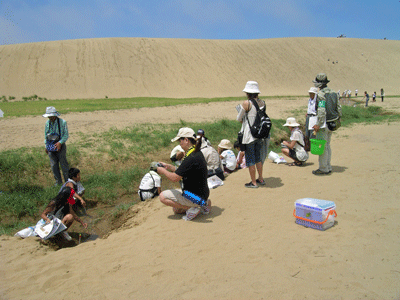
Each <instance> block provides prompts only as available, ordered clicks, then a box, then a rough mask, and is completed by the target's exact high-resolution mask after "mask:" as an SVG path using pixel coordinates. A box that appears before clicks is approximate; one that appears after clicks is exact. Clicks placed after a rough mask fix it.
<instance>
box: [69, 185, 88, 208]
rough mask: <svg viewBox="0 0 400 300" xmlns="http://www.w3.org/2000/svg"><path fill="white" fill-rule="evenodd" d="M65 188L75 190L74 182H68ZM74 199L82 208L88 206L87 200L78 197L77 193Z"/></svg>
mask: <svg viewBox="0 0 400 300" xmlns="http://www.w3.org/2000/svg"><path fill="white" fill-rule="evenodd" d="M65 186H67V187H70V188H71V189H74V185H73V183H72V182H68V183H67V184H66V185H65ZM74 197H75V198H76V199H78V200H79V201H80V202H81V204H82V206H86V202H85V200H83V198H82V197H81V196H79V195H78V193H77V191H75V194H74Z"/></svg>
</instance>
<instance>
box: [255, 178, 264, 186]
mask: <svg viewBox="0 0 400 300" xmlns="http://www.w3.org/2000/svg"><path fill="white" fill-rule="evenodd" d="M256 182H257V184H259V185H265V184H266V183H265V180H263V181H260V180H258V179H257V180H256Z"/></svg>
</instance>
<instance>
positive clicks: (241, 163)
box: [233, 141, 247, 169]
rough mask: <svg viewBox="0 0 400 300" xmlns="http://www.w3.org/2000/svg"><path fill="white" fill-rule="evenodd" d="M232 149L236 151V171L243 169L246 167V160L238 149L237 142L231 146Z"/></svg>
mask: <svg viewBox="0 0 400 300" xmlns="http://www.w3.org/2000/svg"><path fill="white" fill-rule="evenodd" d="M233 147H234V148H235V149H236V150H237V152H238V155H237V156H236V169H245V168H246V167H247V166H246V158H245V157H244V151H242V150H241V149H240V144H239V141H236V142H235V143H234V144H233Z"/></svg>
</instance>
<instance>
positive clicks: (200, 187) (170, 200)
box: [156, 127, 211, 221]
mask: <svg viewBox="0 0 400 300" xmlns="http://www.w3.org/2000/svg"><path fill="white" fill-rule="evenodd" d="M178 140H179V145H181V147H182V148H183V150H185V153H186V155H185V157H184V159H183V161H182V163H181V165H180V166H179V167H175V166H173V165H170V164H166V163H164V162H160V164H161V165H162V167H157V168H156V170H157V173H158V174H160V175H164V176H165V177H167V178H168V179H169V180H171V181H172V182H178V181H181V187H182V190H178V189H171V190H166V191H163V192H161V194H160V201H161V202H162V203H163V204H165V205H167V206H171V207H172V209H173V211H174V213H186V216H184V217H183V219H184V220H187V221H188V220H192V219H193V218H195V217H196V216H197V215H198V214H199V213H200V212H202V213H203V214H208V213H209V212H210V209H211V201H210V200H209V199H208V196H209V195H210V190H209V188H208V184H207V162H206V160H205V158H204V155H203V153H202V152H201V151H200V146H201V139H196V134H195V133H194V130H193V129H191V128H188V127H183V128H180V129H179V132H178V134H177V136H176V137H175V138H173V139H172V140H171V142H175V141H178ZM184 191H188V192H190V193H192V194H194V195H196V196H198V197H200V198H202V199H204V200H207V205H205V206H200V205H198V204H195V203H194V202H192V201H190V200H189V199H187V198H185V197H184V196H183V192H184Z"/></svg>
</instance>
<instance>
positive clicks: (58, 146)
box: [54, 142, 61, 151]
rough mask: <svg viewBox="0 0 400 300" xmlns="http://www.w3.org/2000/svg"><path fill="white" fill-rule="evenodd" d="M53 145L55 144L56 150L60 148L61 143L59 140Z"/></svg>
mask: <svg viewBox="0 0 400 300" xmlns="http://www.w3.org/2000/svg"><path fill="white" fill-rule="evenodd" d="M54 146H56V148H57V151H60V150H61V143H60V142H57V143H56V144H55V145H54Z"/></svg>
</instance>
